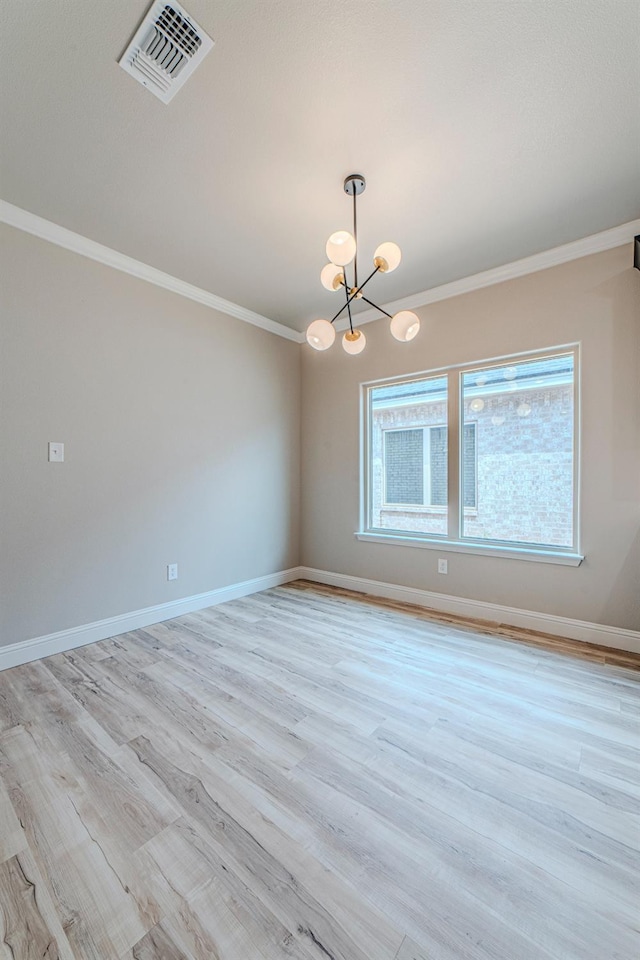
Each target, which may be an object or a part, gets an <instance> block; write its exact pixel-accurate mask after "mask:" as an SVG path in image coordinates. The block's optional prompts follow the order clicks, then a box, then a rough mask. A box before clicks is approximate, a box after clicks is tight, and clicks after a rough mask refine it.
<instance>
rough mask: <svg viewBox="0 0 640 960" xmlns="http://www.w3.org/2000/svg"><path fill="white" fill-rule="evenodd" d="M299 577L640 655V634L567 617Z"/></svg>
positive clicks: (306, 571) (338, 577) (359, 581)
mask: <svg viewBox="0 0 640 960" xmlns="http://www.w3.org/2000/svg"><path fill="white" fill-rule="evenodd" d="M300 576H301V577H302V578H304V579H305V580H314V581H316V583H326V584H328V585H330V586H334V587H343V588H344V589H345V590H356V591H358V592H359V593H369V594H372V595H373V596H377V597H386V598H387V599H389V600H400V601H403V602H404V603H415V604H417V605H418V606H420V607H430V608H431V609H432V610H437V611H440V612H441V613H453V614H456V615H457V616H460V617H472V618H473V619H475V620H489V621H491V622H494V623H501V624H505V625H508V626H510V627H523V628H524V629H525V630H538V631H540V632H541V633H550V634H552V635H553V636H556V637H568V638H569V639H570V640H582V641H583V642H584V643H597V644H600V645H601V646H604V647H613V648H615V649H616V650H627V651H629V652H630V653H640V632H638V631H636V630H626V629H624V628H623V627H609V626H605V625H603V624H600V623H589V622H587V621H586V620H571V619H569V618H568V617H556V616H554V615H553V614H550V613H535V612H534V611H533V610H519V609H518V608H517V607H503V606H500V605H499V604H497V603H485V601H484V600H467V599H465V598H464V597H452V596H450V595H449V594H446V593H433V592H432V591H430V590H418V589H416V588H415V587H402V586H399V585H398V584H395V583H384V582H383V581H381V580H367V579H365V578H363V577H351V576H349V575H348V574H344V573H332V572H330V571H328V570H315V569H314V568H313V567H300Z"/></svg>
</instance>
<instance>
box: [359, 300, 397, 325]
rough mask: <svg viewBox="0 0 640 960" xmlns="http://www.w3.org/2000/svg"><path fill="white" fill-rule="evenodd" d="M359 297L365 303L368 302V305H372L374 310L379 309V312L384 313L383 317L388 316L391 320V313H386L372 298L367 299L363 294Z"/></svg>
mask: <svg viewBox="0 0 640 960" xmlns="http://www.w3.org/2000/svg"><path fill="white" fill-rule="evenodd" d="M361 299H362V300H364V302H365V303H368V304H369V306H370V307H374V308H375V309H376V310H379V311H380V313H384V315H385V317H389V318H390V319H391V320H393V314H392V313H387V311H386V310H383V309H382V307H379V306H378V304H377V303H374V302H373V300H367V298H366V297H365V296H363V297H361Z"/></svg>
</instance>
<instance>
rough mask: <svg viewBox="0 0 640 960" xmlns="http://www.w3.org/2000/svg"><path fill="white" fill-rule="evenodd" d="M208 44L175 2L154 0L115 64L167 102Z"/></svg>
mask: <svg viewBox="0 0 640 960" xmlns="http://www.w3.org/2000/svg"><path fill="white" fill-rule="evenodd" d="M212 46H213V40H212V39H211V37H208V36H207V34H206V33H205V32H204V30H202V29H201V28H200V27H199V26H198V24H197V23H196V22H195V20H193V19H192V18H191V17H190V16H189V14H188V13H187V11H186V10H184V9H183V8H182V7H181V6H180V5H179V4H177V3H167V2H166V0H155V2H154V3H152V4H151V7H150V8H149V10H148V11H147V15H146V17H145V18H144V20H143V21H142V23H141V24H140V26H139V27H138V29H137V30H136V32H135V34H134V36H133V39H132V40H131V43H130V44H129V46H128V47H127V49H126V50H125V52H124V53H123V55H122V57H121V58H120V61H119V63H120V66H121V67H122V69H123V70H126V71H127V73H130V74H131V76H132V77H134V78H135V79H136V80H137V81H138V83H142V84H144V86H145V87H147V88H148V89H149V90H150V91H151V93H154V94H155V95H156V97H159V99H160V100H162V101H163V103H169V100H171V99H172V97H174V96H175V94H176V93H177V91H178V90H179V89H180V87H181V86H182V85H183V83H184V82H185V80H187V78H188V77H190V76H191V74H192V73H193V71H194V70H195V69H196V67H197V66H198V64H199V63H200V62H201V60H202V59H203V58H204V57H205V56H206V55H207V54H208V53H209V50H211V48H212Z"/></svg>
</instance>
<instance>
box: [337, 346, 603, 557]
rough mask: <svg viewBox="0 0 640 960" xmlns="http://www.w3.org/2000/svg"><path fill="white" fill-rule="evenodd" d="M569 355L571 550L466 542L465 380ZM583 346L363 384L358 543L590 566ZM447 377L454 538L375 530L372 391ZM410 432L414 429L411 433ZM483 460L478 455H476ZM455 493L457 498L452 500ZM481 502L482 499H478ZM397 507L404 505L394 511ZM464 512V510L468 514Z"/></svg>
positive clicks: (552, 348) (503, 357) (499, 542)
mask: <svg viewBox="0 0 640 960" xmlns="http://www.w3.org/2000/svg"><path fill="white" fill-rule="evenodd" d="M563 353H572V354H573V359H574V405H573V406H574V410H573V415H574V423H573V536H574V542H573V545H572V546H571V547H555V546H552V545H550V546H547V545H543V544H527V543H523V544H519V543H516V542H514V541H500V540H477V539H476V540H474V539H473V538H470V537H462V535H461V534H462V526H461V522H462V516H461V515H460V514H461V513H462V512H463V510H461V506H460V505H461V504H462V503H463V500H462V498H463V496H464V493H463V486H462V480H463V477H462V470H461V469H460V464H461V463H462V441H463V437H462V436H461V431H460V417H459V415H458V411H459V410H460V409H461V406H462V390H463V378H462V374H464V373H468V372H471V371H473V370H479V369H486V368H487V367H491V366H503V365H504V364H505V362H509V361H513V362H518V361H522V360H536V359H541V360H542V359H544V358H545V357H554V356H557V355H560V354H563ZM580 370H581V365H580V344H579V343H570V344H563V345H559V346H554V347H549V348H548V349H546V350H535V351H533V350H532V351H527V352H523V353H517V354H509V355H506V356H502V357H494V358H490V359H487V360H481V361H475V362H473V363H464V364H455V365H452V366H449V367H439V368H437V369H435V370H426V371H424V372H422V373H415V374H411V375H409V376H399V377H389V378H386V379H384V380H375V381H369V382H366V383H362V384H361V385H360V391H361V409H360V423H361V431H360V491H361V498H360V526H359V530H357V531H356V533H355V537H356V539H358V540H361V541H364V542H370V543H386V544H387V545H394V546H408V547H420V548H424V549H427V550H440V551H442V550H443V549H445V550H447V551H451V552H453V553H469V554H476V555H478V556H493V557H504V558H509V559H515V560H530V561H538V562H542V563H556V564H562V565H567V566H574V567H577V566H579V565H580V564H581V563H582V561H583V560H584V555H583V554H582V553H581V552H580V525H579V520H580V411H581V395H580V394H581V385H580ZM443 374H446V375H447V376H448V381H449V391H448V395H449V400H448V403H449V424H450V427H449V468H448V469H449V533H448V535H447V536H440V535H438V534H419V533H406V532H404V531H399V530H398V531H395V530H386V529H384V530H383V529H377V528H371V527H369V526H368V518H369V500H370V498H369V487H370V471H369V450H370V449H371V437H370V429H371V423H372V410H371V397H372V388H374V387H379V386H382V385H383V384H384V385H385V386H393V384H395V383H407V382H411V381H412V380H424V379H431V378H434V377H437V376H442V375H443ZM406 429H408V428H406ZM476 455H477V450H476ZM452 493H454V497H452V496H451V494H452ZM476 496H477V495H476ZM392 506H395V507H397V506H398V505H397V504H396V505H392ZM463 509H464V508H463Z"/></svg>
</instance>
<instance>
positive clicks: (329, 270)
mask: <svg viewBox="0 0 640 960" xmlns="http://www.w3.org/2000/svg"><path fill="white" fill-rule="evenodd" d="M320 283H321V284H322V286H323V287H324V288H325V290H339V289H340V287H342V286H344V270H343V269H342V267H337V266H336V264H335V263H328V264H327V265H326V267H323V268H322V270H321V271H320Z"/></svg>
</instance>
